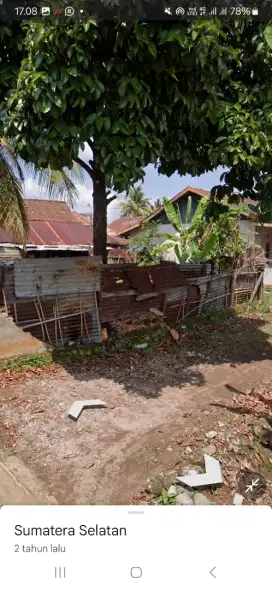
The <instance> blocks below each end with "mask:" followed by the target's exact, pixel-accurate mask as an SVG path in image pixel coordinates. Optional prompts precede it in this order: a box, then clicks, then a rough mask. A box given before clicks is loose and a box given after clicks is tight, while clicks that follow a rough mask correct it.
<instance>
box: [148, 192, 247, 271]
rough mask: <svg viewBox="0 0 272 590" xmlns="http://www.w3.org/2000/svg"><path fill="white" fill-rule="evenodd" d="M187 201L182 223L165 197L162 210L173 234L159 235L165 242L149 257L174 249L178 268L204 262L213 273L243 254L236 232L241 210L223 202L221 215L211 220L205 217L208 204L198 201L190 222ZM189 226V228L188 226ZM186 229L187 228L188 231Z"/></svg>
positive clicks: (238, 231)
mask: <svg viewBox="0 0 272 590" xmlns="http://www.w3.org/2000/svg"><path fill="white" fill-rule="evenodd" d="M191 207H192V200H191V197H189V198H188V203H187V210H186V219H185V223H184V224H183V223H182V220H181V217H180V213H179V210H178V209H177V208H176V207H175V206H174V204H173V203H171V201H169V200H168V199H167V198H166V197H165V198H164V208H165V212H166V215H167V217H168V219H169V221H170V223H171V224H172V225H173V227H174V228H175V230H176V232H177V234H176V235H174V236H173V235H171V234H162V237H165V238H166V239H167V240H168V241H167V242H165V243H164V244H162V245H161V246H157V247H155V248H154V249H153V254H157V255H158V254H159V253H163V252H167V251H168V250H170V249H174V252H175V254H176V257H177V259H178V261H179V263H180V264H183V263H184V262H191V263H195V264H197V263H200V262H204V261H205V260H207V261H210V262H212V263H213V266H214V270H215V271H218V269H219V267H222V266H223V265H228V263H229V260H230V259H233V258H237V257H240V256H242V254H244V252H245V250H246V248H247V246H248V245H249V244H246V242H245V240H244V239H243V236H242V233H241V231H240V225H239V221H240V217H241V214H242V213H243V212H244V211H245V210H246V209H247V207H245V206H243V205H242V206H237V205H228V203H227V202H226V199H224V200H223V203H222V207H225V210H224V212H221V214H220V215H218V216H216V217H215V218H212V217H211V216H210V214H209V213H208V210H209V208H210V201H209V200H208V199H207V198H203V199H201V201H200V202H199V204H198V207H197V209H196V212H195V214H194V215H193V217H192V219H191ZM189 224H190V225H189ZM188 225H189V227H188Z"/></svg>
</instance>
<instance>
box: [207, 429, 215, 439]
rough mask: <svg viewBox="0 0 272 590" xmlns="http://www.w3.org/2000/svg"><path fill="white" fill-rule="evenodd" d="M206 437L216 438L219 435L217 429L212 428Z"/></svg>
mask: <svg viewBox="0 0 272 590" xmlns="http://www.w3.org/2000/svg"><path fill="white" fill-rule="evenodd" d="M205 436H206V438H215V437H216V436H217V432H216V430H210V431H209V432H206V434H205Z"/></svg>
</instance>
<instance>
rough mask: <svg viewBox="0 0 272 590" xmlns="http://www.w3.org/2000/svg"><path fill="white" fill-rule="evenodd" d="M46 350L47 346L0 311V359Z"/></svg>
mask: <svg viewBox="0 0 272 590" xmlns="http://www.w3.org/2000/svg"><path fill="white" fill-rule="evenodd" d="M47 350H48V346H47V345H46V344H45V343H44V342H41V341H40V340H37V339H36V338H34V337H33V336H31V334H29V333H28V332H24V331H23V330H22V329H21V328H18V327H17V326H16V325H15V324H14V322H13V319H12V318H11V317H8V316H7V314H6V313H5V312H0V359H8V358H12V357H16V356H21V355H25V354H39V353H42V352H45V351H47Z"/></svg>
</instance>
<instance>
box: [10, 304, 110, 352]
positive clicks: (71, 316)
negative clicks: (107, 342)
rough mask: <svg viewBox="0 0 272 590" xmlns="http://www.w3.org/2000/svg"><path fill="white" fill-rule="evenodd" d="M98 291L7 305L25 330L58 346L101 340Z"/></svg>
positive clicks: (18, 323) (15, 319) (16, 321)
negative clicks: (96, 297) (97, 303)
mask: <svg viewBox="0 0 272 590" xmlns="http://www.w3.org/2000/svg"><path fill="white" fill-rule="evenodd" d="M95 296H96V293H88V294H87V295H82V296H80V297H78V296H77V297H75V296H72V297H63V298H56V299H55V300H54V299H46V300H42V301H41V300H40V301H38V300H34V301H27V302H19V303H18V302H17V303H16V304H13V305H9V306H8V312H9V315H11V316H12V317H13V319H14V321H15V323H16V324H17V325H18V326H19V327H20V328H22V329H24V330H25V331H26V332H30V333H31V334H32V335H33V336H35V337H36V338H38V339H39V340H43V341H44V342H49V344H53V345H55V346H57V347H63V346H67V345H68V344H69V345H71V344H82V343H87V342H100V341H101V335H100V323H99V318H98V316H97V306H96V301H95Z"/></svg>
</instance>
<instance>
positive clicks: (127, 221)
mask: <svg viewBox="0 0 272 590" xmlns="http://www.w3.org/2000/svg"><path fill="white" fill-rule="evenodd" d="M143 219H145V217H144V216H142V217H125V218H124V219H115V221H112V223H110V224H109V225H108V231H109V232H110V233H113V234H114V235H116V236H117V235H119V234H122V233H124V232H125V231H126V230H127V229H128V228H130V227H131V226H132V225H135V224H136V223H141V221H143Z"/></svg>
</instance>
